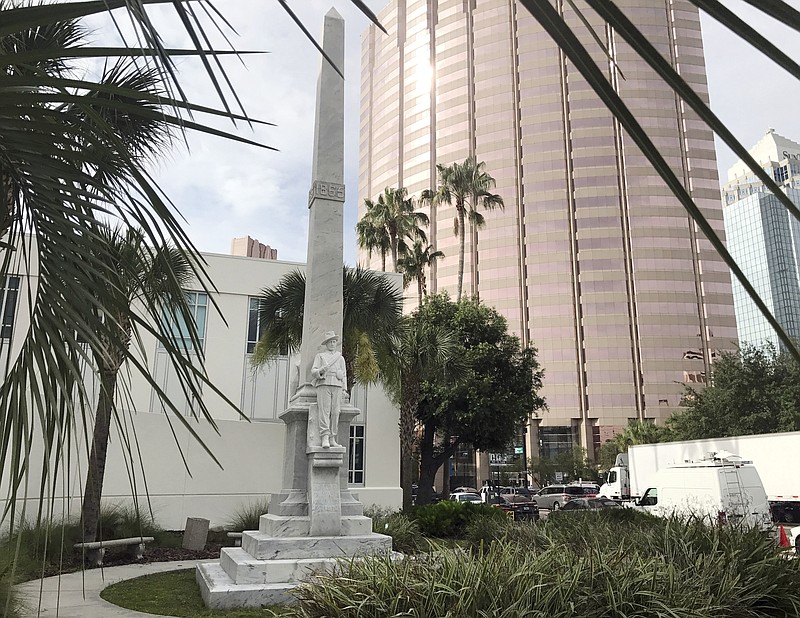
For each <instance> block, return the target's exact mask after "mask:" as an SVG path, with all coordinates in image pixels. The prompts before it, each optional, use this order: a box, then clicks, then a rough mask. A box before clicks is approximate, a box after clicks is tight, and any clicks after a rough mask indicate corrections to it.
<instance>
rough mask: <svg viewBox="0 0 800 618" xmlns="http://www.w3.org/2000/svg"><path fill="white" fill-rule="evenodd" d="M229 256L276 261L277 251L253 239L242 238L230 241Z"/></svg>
mask: <svg viewBox="0 0 800 618" xmlns="http://www.w3.org/2000/svg"><path fill="white" fill-rule="evenodd" d="M231 255H242V256H244V257H254V258H261V259H262V260H277V259H278V250H277V249H273V248H272V247H270V246H269V245H265V244H263V243H260V242H258V240H256V239H255V238H250V237H249V236H242V237H241V238H234V239H233V240H232V241H231Z"/></svg>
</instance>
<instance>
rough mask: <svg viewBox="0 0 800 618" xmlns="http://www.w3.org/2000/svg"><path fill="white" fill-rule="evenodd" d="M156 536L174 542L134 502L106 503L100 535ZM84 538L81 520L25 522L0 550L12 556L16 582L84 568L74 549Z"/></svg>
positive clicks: (4, 538)
mask: <svg viewBox="0 0 800 618" xmlns="http://www.w3.org/2000/svg"><path fill="white" fill-rule="evenodd" d="M132 536H152V537H154V538H155V539H156V541H157V542H158V543H159V545H164V544H166V545H169V544H171V543H170V541H169V539H168V536H169V535H168V533H167V532H165V531H164V530H162V529H161V528H160V527H159V526H157V525H156V524H155V522H154V521H153V518H152V517H151V516H150V515H149V514H146V513H137V511H136V509H135V507H133V506H130V505H115V506H104V507H103V509H102V510H101V511H100V524H99V530H98V538H100V539H117V538H127V537H132ZM82 540H83V532H82V530H81V526H80V522H79V521H78V520H75V519H73V520H67V521H64V520H60V521H59V520H53V519H50V520H41V521H39V522H30V521H22V522H21V523H19V524H18V525H17V526H16V528H15V529H14V530H13V531H12V532H11V533H10V534H6V535H5V536H4V537H3V538H2V540H0V553H2V554H4V555H8V556H11V557H12V559H13V562H14V568H13V569H12V570H10V571H9V573H13V575H12V578H13V580H14V581H15V582H19V581H25V580H28V579H32V578H34V577H41V576H42V574H45V575H51V574H53V573H54V572H59V571H63V570H66V571H70V570H74V569H76V568H79V567H80V556H79V554H78V552H76V551H75V550H74V549H73V546H74V545H75V543H80V542H81V541H82Z"/></svg>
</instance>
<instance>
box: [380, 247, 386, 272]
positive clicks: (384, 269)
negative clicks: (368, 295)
mask: <svg viewBox="0 0 800 618" xmlns="http://www.w3.org/2000/svg"><path fill="white" fill-rule="evenodd" d="M381 270H382V271H383V272H386V251H381Z"/></svg>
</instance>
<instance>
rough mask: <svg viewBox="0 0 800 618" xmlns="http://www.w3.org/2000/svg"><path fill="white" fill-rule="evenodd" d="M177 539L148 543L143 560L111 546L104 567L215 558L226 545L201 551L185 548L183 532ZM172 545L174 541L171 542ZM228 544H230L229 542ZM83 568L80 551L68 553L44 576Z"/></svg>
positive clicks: (51, 566)
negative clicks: (159, 543)
mask: <svg viewBox="0 0 800 618" xmlns="http://www.w3.org/2000/svg"><path fill="white" fill-rule="evenodd" d="M172 534H173V535H174V536H175V539H171V541H173V542H174V543H175V545H176V546H164V545H157V544H156V543H148V544H147V545H146V547H145V550H144V556H143V557H142V559H141V560H136V559H135V558H134V557H133V556H131V555H130V554H129V553H128V552H127V551H125V549H124V548H118V547H111V548H109V549H107V550H106V554H105V556H104V557H103V567H104V568H105V567H115V566H121V565H124V564H147V563H151V562H174V561H178V560H214V559H216V558H219V552H220V549H222V548H223V547H226V545H223V544H222V543H206V546H205V548H204V549H203V550H201V551H192V550H191V549H183V548H182V547H181V546H180V545H181V539H182V537H183V533H182V532H174V533H172ZM170 545H172V543H170ZM227 546H230V544H228V545H227ZM80 570H81V556H80V552H78V551H75V552H74V553H72V554H70V555H67V553H65V554H64V559H63V562H62V563H61V564H60V565H50V564H48V565H46V566H45V569H44V573H43V576H44V577H49V576H51V575H59V574H63V573H74V572H75V571H80Z"/></svg>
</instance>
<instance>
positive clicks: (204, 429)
mask: <svg viewBox="0 0 800 618" xmlns="http://www.w3.org/2000/svg"><path fill="white" fill-rule="evenodd" d="M205 257H206V259H207V260H208V271H209V274H210V276H211V279H212V281H213V282H214V283H215V284H216V286H217V288H218V290H219V293H215V294H213V298H214V300H215V301H216V302H217V304H218V306H219V309H220V311H221V313H222V315H220V313H219V312H217V311H216V310H215V309H214V308H213V307H212V306H211V303H210V302H209V309H208V313H207V318H206V320H207V328H206V332H205V354H206V367H207V370H208V375H209V376H210V378H211V381H212V382H213V383H214V384H215V385H216V386H217V388H219V389H220V390H221V391H222V392H223V393H224V394H225V396H227V397H228V398H229V399H230V400H231V401H233V402H234V403H235V404H236V405H237V406H240V407H241V408H242V410H243V412H244V414H245V416H246V417H247V418H246V419H243V418H242V417H240V416H239V415H238V414H237V413H236V411H235V410H234V409H232V408H231V407H230V406H229V405H227V404H226V403H225V402H224V401H223V400H222V399H221V398H220V397H219V396H217V395H214V394H213V393H209V394H207V395H206V403H207V405H208V407H209V410H210V412H211V415H212V416H213V417H214V419H216V420H217V424H218V426H219V431H220V435H217V434H216V433H215V432H214V431H213V429H212V428H211V427H210V425H209V424H208V423H207V422H205V421H191V427H192V428H194V430H195V431H196V432H197V433H198V434H199V435H200V437H201V438H202V440H203V441H204V443H205V444H206V445H207V446H208V447H209V449H210V451H211V452H212V453H213V454H214V455H215V456H216V457H217V458H218V459H219V461H220V464H221V465H222V468H220V467H219V466H218V465H217V464H216V463H215V462H214V461H213V458H212V457H211V456H210V455H208V453H206V452H205V451H204V450H203V448H202V447H201V446H200V445H199V443H198V442H197V441H196V440H195V439H194V438H193V437H192V436H191V435H190V432H189V431H187V429H186V428H184V427H183V426H182V425H181V423H180V422H179V421H178V420H177V419H175V418H174V417H173V416H172V415H167V414H164V413H163V411H162V409H161V406H160V404H159V403H158V401H157V398H156V396H155V394H154V391H153V389H152V388H151V387H150V386H149V385H148V384H147V383H146V381H145V380H144V379H143V378H141V377H140V376H137V375H134V376H132V377H131V380H130V384H129V387H128V388H124V389H122V392H121V396H122V397H123V398H124V401H123V402H121V408H123V409H124V410H125V414H124V415H123V417H122V424H123V425H125V426H126V427H127V430H124V431H123V435H120V434H119V433H115V435H114V437H113V439H112V444H111V446H110V448H109V457H108V468H107V472H106V480H105V485H104V490H103V496H104V500H105V501H106V502H107V503H110V504H118V503H122V502H130V501H131V500H132V497H133V496H137V497H138V499H139V500H140V502H141V503H142V504H144V505H146V504H147V497H148V496H149V500H150V504H151V505H152V508H153V513H154V516H155V518H156V521H157V522H158V523H159V524H160V525H162V526H163V527H165V528H167V529H182V528H183V525H184V523H185V520H186V517H205V518H208V519H210V520H211V523H212V525H223V524H225V523H226V522H227V521H228V520H229V519H231V517H232V516H233V514H234V512H235V511H236V510H237V509H238V508H240V507H241V506H243V505H246V504H248V503H252V502H255V501H257V500H260V499H263V498H265V497H266V495H267V494H269V493H272V492H277V491H278V490H280V489H281V487H280V483H281V474H282V469H283V459H284V454H283V439H284V424H283V422H282V421H280V419H279V418H278V415H279V414H280V413H281V412H282V411H283V410H284V409H285V407H286V403H287V398H288V364H289V361H288V359H286V358H283V359H278V360H277V361H276V362H275V363H272V364H270V365H269V366H268V367H265V368H262V369H259V370H258V371H254V370H253V369H252V367H251V366H250V364H249V356H248V355H247V354H246V343H247V318H248V299H249V297H251V296H257V295H258V294H259V293H260V291H261V290H262V289H263V288H265V287H269V286H271V285H274V284H276V283H277V282H278V281H279V280H280V278H281V277H282V276H283V275H284V274H286V273H287V272H289V271H291V270H294V269H298V268H300V269H302V267H303V265H301V264H295V263H288V262H278V261H272V260H262V259H257V258H247V257H239V256H224V255H213V254H206V255H205ZM387 276H389V277H391V278H392V280H393V282H394V283H395V284H396V285H397V286H398V287H400V286H402V279H401V277H400V275H395V274H388V275H387ZM188 287H189V289H199V288H198V287H192V286H188ZM23 296H24V295H23V294H20V297H21V298H22V297H23ZM25 319H26V314H25V312H24V311H20V310H19V309H18V311H17V322H16V324H15V328H14V339H15V340H14V341H13V342H12V343H13V344H15V345H17V344H18V341H17V338H18V337H20V335H21V334H22V333H24V331H25V329H26V328H27V324H26V323H25ZM20 339H21V337H20ZM11 349H12V350H13V349H14V347H13V345H12V348H11ZM142 354H143V355H144V357H145V358H146V359H147V362H148V365H149V366H150V367H152V368H153V370H154V373H155V375H156V376H157V380H158V383H159V385H160V386H161V387H162V388H163V389H164V390H165V391H166V392H167V393H169V394H170V398H171V400H172V401H173V403H175V404H176V405H177V407H178V408H179V409H180V410H185V411H186V412H187V413H189V412H190V410H191V406H190V405H189V404H188V402H187V401H186V400H185V397H184V395H183V393H182V391H181V389H180V387H179V385H178V384H177V381H176V380H175V377H174V375H172V372H171V371H170V367H169V364H168V363H167V362H166V361H167V357H166V355H165V354H164V353H163V352H161V351H159V350H158V347H157V343H156V341H155V339H154V338H153V337H148V336H145V337H143V349H142ZM87 379H88V381H89V382H90V383H91V382H92V380H93V378H92V377H91V376H87ZM90 390H91V389H90ZM356 390H357V392H356V393H354V395H353V402H354V404H355V405H356V406H357V407H359V408H360V409H361V410H362V413H361V415H360V416H359V417H357V418H356V420H355V421H354V423H359V424H364V425H365V435H366V441H365V474H364V477H365V478H364V485H363V486H359V485H354V486H353V487H354V491H355V493H356V494H358V495H359V496H360V498H361V501H362V502H363V503H364V504H365V505H366V506H369V505H372V504H375V505H379V506H383V507H390V508H399V506H400V504H401V502H402V492H401V490H400V487H399V462H400V452H399V437H398V425H397V422H398V411H397V408H396V407H395V406H393V405H392V404H391V402H390V401H389V400H388V398H387V397H386V395H385V394H384V393H383V392H382V390H381V389H379V388H371V389H369V391H368V392H364V391H363V390H360V389H356ZM248 419H252V421H250V422H249V420H248ZM173 432H174V435H173ZM75 433H76V435H77V437H76V438H74V439H73V440H72V442H71V443H70V447H69V452H70V453H71V454H72V455H71V461H70V462H69V464H67V463H64V464H63V465H62V470H61V473H60V475H59V478H60V481H59V483H58V487H57V488H55V489H53V490H52V494H53V495H54V496H55V497H56V498H58V500H59V501H58V502H57V510H61V509H62V508H63V512H64V514H67V515H77V514H78V513H79V510H80V501H79V496H80V488H81V485H82V483H83V482H84V478H85V470H86V464H85V462H86V458H87V450H88V449H87V447H86V441H85V439H84V436H83V429H82V428H80V427H78V428H75ZM134 434H135V437H134ZM125 436H127V439H126V437H125ZM179 447H180V448H179ZM37 449H38V451H39V452H36V451H37ZM181 452H182V453H183V456H184V457H185V460H186V464H184V461H183V459H182V457H181ZM32 461H33V462H40V461H41V445H38V444H34V455H33V457H32ZM187 466H188V469H187ZM39 467H40V466H39ZM32 472H34V475H33V476H32V477H31V479H32V481H31V486H30V487H29V489H28V492H27V493H28V495H29V496H30V497H31V498H32V499H33V501H34V502H35V501H36V498H37V497H38V495H39V490H38V485H37V483H36V482H34V481H35V479H37V478H38V476H37V475H36V463H34V464H33V466H32ZM345 473H346V470H345ZM7 480H8V479H6V478H5V475H4V477H3V478H2V479H0V482H1V484H0V490H2V491H3V494H2V495H3V496H5V495H6V492H7ZM33 507H34V505H33V504H32V503H30V502H29V506H28V511H29V512H31V511H30V509H31V508H33Z"/></svg>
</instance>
